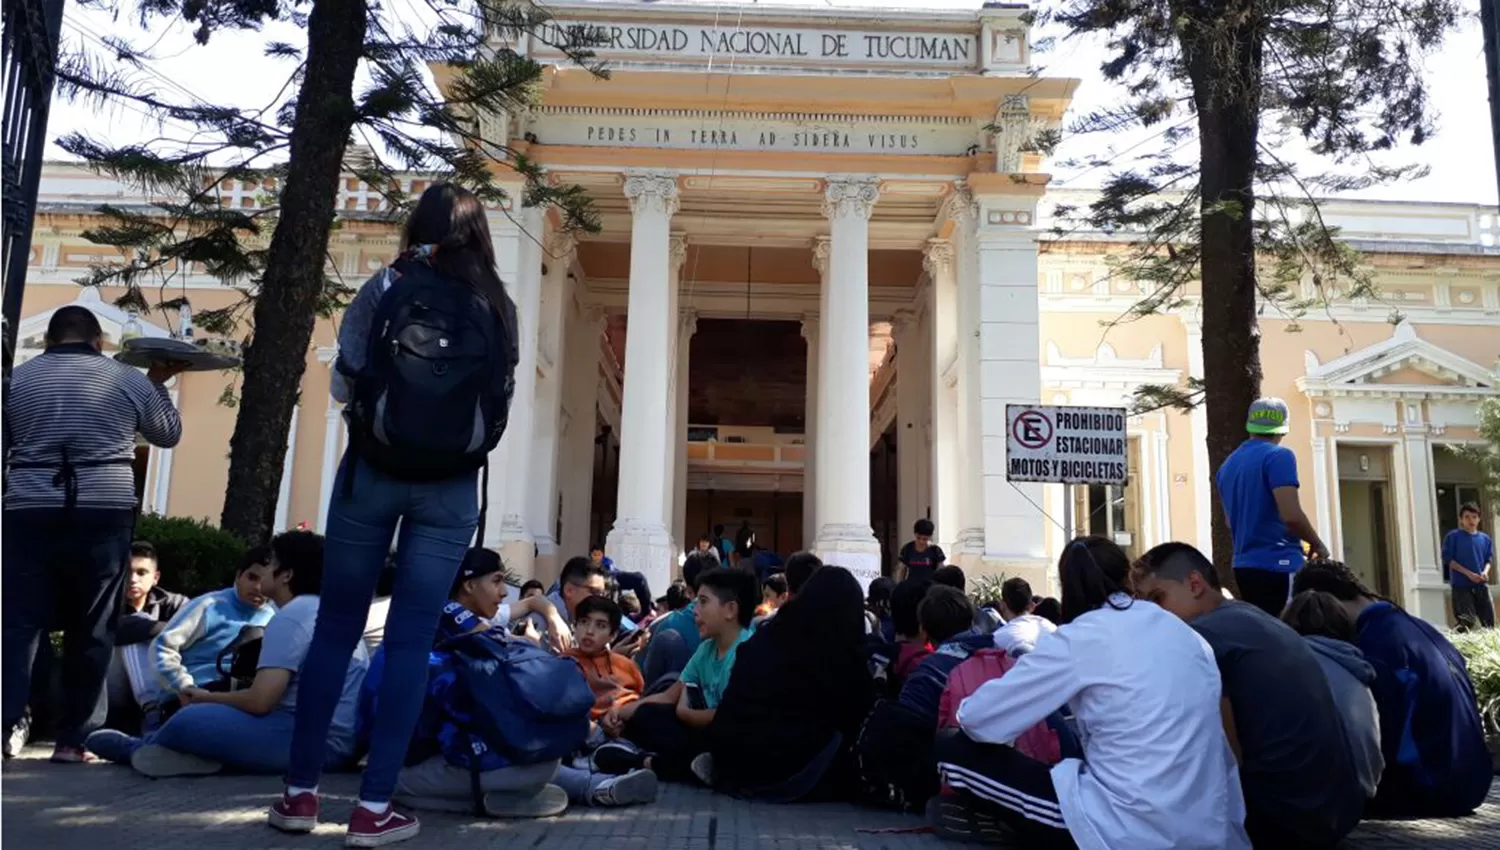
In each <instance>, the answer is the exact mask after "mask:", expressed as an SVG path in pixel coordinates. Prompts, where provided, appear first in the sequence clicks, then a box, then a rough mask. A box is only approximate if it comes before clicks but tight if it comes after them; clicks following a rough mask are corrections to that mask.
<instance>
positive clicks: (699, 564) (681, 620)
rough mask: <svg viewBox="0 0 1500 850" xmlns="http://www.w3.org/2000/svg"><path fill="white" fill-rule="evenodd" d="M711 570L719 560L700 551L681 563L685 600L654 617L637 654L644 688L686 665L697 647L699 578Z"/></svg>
mask: <svg viewBox="0 0 1500 850" xmlns="http://www.w3.org/2000/svg"><path fill="white" fill-rule="evenodd" d="M711 569H719V564H718V561H715V560H714V559H713V558H711V557H709V556H708V555H705V554H703V553H701V552H693V553H691V554H689V555H688V556H687V559H686V560H684V561H683V562H682V580H683V587H684V588H685V589H686V590H687V591H688V596H687V598H688V600H689V601H688V602H687V603H686V604H684V605H683V606H682V607H680V608H676V609H673V610H672V611H671V612H670V613H668V614H665V615H663V616H661V617H659V618H657V620H656V622H654V623H652V624H651V633H650V634H649V635H648V636H647V637H646V641H647V643H646V647H645V650H644V651H643V652H642V653H640V654H638V655H637V656H636V663H637V664H638V665H639V666H640V668H641V675H642V676H644V677H645V679H646V688H647V690H651V689H653V688H656V687H657V686H658V685H659V684H660V683H661V682H662V681H663V680H664V679H665V678H666V677H668V676H676V675H677V674H678V673H681V672H682V668H683V667H685V666H687V663H688V659H690V658H692V657H693V653H694V652H695V651H697V649H698V641H699V640H700V638H699V637H698V625H697V621H696V620H695V618H694V613H695V611H696V609H697V601H696V600H697V595H698V577H699V576H701V575H702V574H703V573H705V572H707V571H708V570H711ZM667 598H668V600H669V604H670V600H671V598H672V588H670V587H669V588H667Z"/></svg>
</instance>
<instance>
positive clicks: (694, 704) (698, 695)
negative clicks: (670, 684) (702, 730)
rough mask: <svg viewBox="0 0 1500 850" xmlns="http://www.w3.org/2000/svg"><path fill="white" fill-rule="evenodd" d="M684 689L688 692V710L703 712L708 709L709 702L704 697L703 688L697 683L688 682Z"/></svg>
mask: <svg viewBox="0 0 1500 850" xmlns="http://www.w3.org/2000/svg"><path fill="white" fill-rule="evenodd" d="M682 687H683V689H684V690H686V691H687V698H688V708H691V709H693V710H694V711H703V710H704V709H706V708H708V700H707V698H705V697H704V696H703V688H701V687H699V685H698V684H697V683H696V682H686V683H684V684H683V686H682Z"/></svg>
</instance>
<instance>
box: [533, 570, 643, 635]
mask: <svg viewBox="0 0 1500 850" xmlns="http://www.w3.org/2000/svg"><path fill="white" fill-rule="evenodd" d="M596 551H597V554H598V556H599V558H600V559H601V560H600V561H591V560H589V559H588V558H584V557H582V556H579V557H576V558H569V559H568V562H567V563H566V564H563V568H562V573H561V574H560V575H559V576H558V577H557V589H556V590H554V591H553V592H552V593H549V594H547V596H546V599H547V601H548V602H551V603H552V607H553V608H555V609H557V613H558V615H559V616H561V617H562V621H563V622H564V623H566V624H567V625H568V626H569V627H571V626H572V625H573V612H574V611H576V610H577V609H578V603H579V602H582V601H583V600H584V599H587V598H588V597H590V596H606V595H608V594H609V579H610V578H611V577H612V575H613V577H616V578H618V577H619V576H624V575H630V574H629V573H614V574H611V573H610V572H609V570H608V569H607V568H606V567H605V565H604V562H607V561H609V559H608V558H605V557H604V552H603V550H596ZM533 619H534V620H536V621H537V627H538V628H539V629H540V628H543V627H544V626H545V624H544V623H542V622H541V618H540V617H537V616H535V615H534V616H533ZM620 625H621V628H623V629H624V630H625V631H627V632H633V631H635V624H634V623H631V622H629V621H628V620H627V621H624V622H622V623H621V624H620Z"/></svg>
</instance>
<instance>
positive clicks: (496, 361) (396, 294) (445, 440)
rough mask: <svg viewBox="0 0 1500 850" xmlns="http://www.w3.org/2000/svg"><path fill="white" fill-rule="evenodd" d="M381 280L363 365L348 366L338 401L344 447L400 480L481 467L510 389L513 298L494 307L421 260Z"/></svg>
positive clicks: (500, 427) (496, 437) (514, 354)
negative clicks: (345, 401)
mask: <svg viewBox="0 0 1500 850" xmlns="http://www.w3.org/2000/svg"><path fill="white" fill-rule="evenodd" d="M385 286H386V290H385V293H384V294H383V295H382V296H381V299H380V304H379V306H378V307H377V308H376V310H375V320H374V322H373V323H372V324H371V338H370V341H369V348H368V350H367V354H366V363H365V367H364V369H362V370H360V371H358V372H356V373H353V374H350V373H349V372H347V371H346V372H345V374H346V375H348V377H350V378H351V379H352V381H353V384H354V393H353V398H352V401H351V402H350V404H349V405H348V406H347V407H346V408H345V410H344V417H345V419H346V421H347V422H348V425H349V445H350V448H351V449H352V450H353V451H354V452H355V453H356V454H357V455H358V456H359V457H360V458H362V459H363V460H364V461H365V462H366V463H368V464H369V465H370V466H371V467H373V468H375V469H378V470H380V471H381V472H383V473H385V474H387V475H390V476H391V477H393V478H399V479H402V480H406V481H439V480H442V479H445V478H452V477H454V476H456V475H460V474H462V473H465V472H469V471H472V470H475V469H479V468H481V467H484V466H485V461H486V459H487V458H488V457H489V453H490V451H491V450H492V449H494V448H495V446H496V445H497V444H498V443H499V442H500V436H501V434H503V433H504V432H505V424H506V420H507V418H508V416H509V414H510V402H511V396H512V394H513V393H514V391H515V370H516V362H517V361H518V360H519V359H520V357H519V352H518V350H517V342H516V337H517V334H516V307H515V303H514V302H512V301H511V300H510V298H509V297H508V296H507V297H506V298H505V303H504V304H501V305H498V306H499V308H500V310H501V312H500V313H499V314H497V312H496V310H495V307H494V306H493V305H491V304H490V302H489V300H488V299H486V298H485V297H484V296H483V295H481V294H479V293H478V292H477V291H476V290H475V289H474V288H473V287H470V286H468V285H467V284H465V283H463V282H461V281H457V280H453V279H451V278H448V277H445V276H444V275H442V274H441V273H439V272H438V271H436V270H435V269H433V268H432V267H431V266H430V265H428V264H427V263H426V262H422V261H420V260H404V259H403V260H398V261H397V262H396V263H395V265H394V266H393V267H392V269H391V270H389V271H387V273H386V279H385ZM341 368H342V366H341ZM346 483H352V482H349V481H348V480H347V478H346Z"/></svg>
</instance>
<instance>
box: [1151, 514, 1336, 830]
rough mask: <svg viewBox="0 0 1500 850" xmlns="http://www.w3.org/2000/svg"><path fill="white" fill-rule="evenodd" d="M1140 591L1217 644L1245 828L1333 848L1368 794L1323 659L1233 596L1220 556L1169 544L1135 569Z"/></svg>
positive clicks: (1278, 623) (1280, 625)
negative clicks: (1218, 565) (1221, 573)
mask: <svg viewBox="0 0 1500 850" xmlns="http://www.w3.org/2000/svg"><path fill="white" fill-rule="evenodd" d="M1132 578H1133V579H1134V583H1135V588H1136V592H1137V595H1139V596H1140V597H1141V598H1143V599H1149V600H1151V601H1152V602H1154V603H1156V604H1157V605H1160V606H1161V607H1163V608H1165V609H1167V610H1168V611H1171V612H1172V613H1173V614H1176V615H1177V616H1178V617H1181V618H1182V620H1183V621H1184V622H1186V623H1187V624H1188V625H1190V626H1192V627H1193V630H1194V631H1196V632H1197V633H1198V634H1199V635H1201V636H1202V637H1203V639H1204V640H1205V641H1207V642H1208V645H1209V646H1210V647H1212V649H1213V651H1214V657H1215V660H1217V662H1218V665H1219V675H1220V679H1221V680H1222V681H1223V685H1224V697H1225V699H1226V700H1227V701H1228V710H1227V711H1226V712H1225V715H1224V731H1225V734H1226V735H1227V736H1228V738H1229V742H1230V744H1231V745H1233V746H1234V747H1235V752H1236V754H1237V755H1238V757H1239V763H1240V786H1241V788H1242V789H1243V792H1244V795H1245V809H1246V814H1245V830H1246V831H1247V832H1248V833H1249V834H1250V840H1251V842H1252V843H1253V844H1254V845H1255V846H1256V847H1262V848H1283V847H1285V848H1302V847H1305V848H1321V847H1333V846H1334V845H1336V844H1338V843H1339V841H1341V840H1342V839H1343V837H1344V836H1345V835H1347V834H1348V833H1349V831H1350V830H1352V829H1354V827H1355V825H1356V824H1358V823H1359V818H1360V815H1361V814H1362V813H1363V811H1364V805H1365V795H1364V792H1363V791H1362V790H1361V789H1360V786H1359V783H1358V781H1357V777H1356V776H1355V773H1354V760H1353V755H1352V754H1351V753H1350V751H1349V747H1348V746H1347V744H1346V743H1345V740H1344V730H1343V721H1342V718H1341V717H1340V714H1339V709H1338V706H1337V705H1336V704H1335V703H1334V701H1333V693H1332V692H1331V691H1330V690H1329V688H1328V677H1327V676H1325V675H1324V674H1323V668H1322V667H1320V666H1319V665H1318V659H1317V657H1316V656H1315V655H1314V654H1313V651H1312V649H1311V648H1310V647H1308V645H1307V642H1306V641H1304V640H1302V639H1301V638H1300V637H1299V636H1298V635H1297V633H1296V632H1294V631H1292V630H1291V629H1290V628H1289V627H1288V626H1287V625H1286V624H1285V623H1283V622H1281V621H1280V620H1278V619H1276V618H1275V617H1272V616H1271V615H1270V614H1267V613H1266V612H1265V611H1263V610H1261V609H1260V608H1257V607H1256V606H1254V605H1251V604H1249V603H1247V602H1239V601H1234V600H1226V599H1225V598H1224V595H1223V594H1222V593H1220V592H1219V578H1218V574H1217V573H1216V572H1215V570H1214V565H1213V563H1212V562H1211V561H1209V560H1208V558H1206V557H1204V555H1203V553H1202V552H1199V551H1198V550H1197V549H1194V548H1193V547H1192V546H1189V545H1188V544H1186V543H1164V544H1162V545H1160V546H1157V547H1155V548H1153V549H1151V550H1150V551H1148V552H1147V553H1146V554H1145V555H1143V556H1142V557H1141V558H1140V560H1138V561H1136V563H1135V566H1134V567H1133V570H1132Z"/></svg>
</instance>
